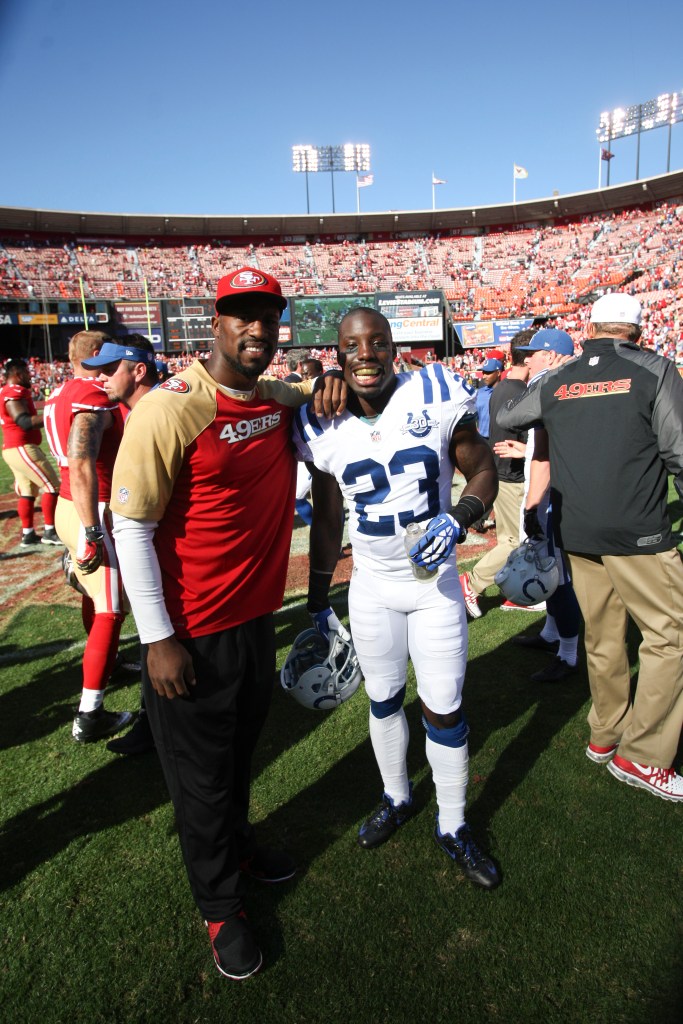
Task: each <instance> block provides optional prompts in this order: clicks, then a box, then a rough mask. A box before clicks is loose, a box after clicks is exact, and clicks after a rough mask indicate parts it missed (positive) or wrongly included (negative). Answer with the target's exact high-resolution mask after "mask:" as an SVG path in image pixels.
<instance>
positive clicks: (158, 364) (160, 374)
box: [154, 359, 173, 384]
mask: <svg viewBox="0 0 683 1024" xmlns="http://www.w3.org/2000/svg"><path fill="white" fill-rule="evenodd" d="M154 365H155V368H156V371H157V382H158V383H159V384H163V383H164V381H165V380H168V378H169V377H172V376H173V370H171V368H170V367H169V365H168V363H167V362H166V360H165V359H157V360H156V361H155V363H154Z"/></svg>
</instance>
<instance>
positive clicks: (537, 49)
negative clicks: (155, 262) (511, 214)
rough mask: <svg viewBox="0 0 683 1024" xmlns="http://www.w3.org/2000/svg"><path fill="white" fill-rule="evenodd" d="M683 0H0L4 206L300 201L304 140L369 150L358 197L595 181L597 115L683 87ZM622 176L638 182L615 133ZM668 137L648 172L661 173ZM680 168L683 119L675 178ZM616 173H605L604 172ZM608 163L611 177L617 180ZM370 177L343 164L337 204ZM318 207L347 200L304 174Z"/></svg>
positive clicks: (252, 209) (413, 204)
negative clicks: (296, 168) (297, 164)
mask: <svg viewBox="0 0 683 1024" xmlns="http://www.w3.org/2000/svg"><path fill="white" fill-rule="evenodd" d="M682 20H683V19H682V18H681V8H680V4H674V3H673V2H671V0H669V2H661V0H651V2H650V3H648V4H647V5H646V6H645V7H644V6H643V4H642V3H639V4H635V3H633V2H631V0H622V2H619V3H616V2H615V0H606V2H604V3H602V4H596V3H593V2H591V3H588V2H585V0H578V2H575V3H573V4H570V5H552V4H548V3H543V4H542V3H538V2H536V0H533V2H530V3H527V4H524V3H519V2H517V3H514V2H513V3H510V2H505V3H503V2H500V0H491V2H489V3H487V4H483V3H482V4H479V5H475V4H471V3H468V4H464V3H462V2H460V0H451V2H435V0H423V2H422V3H415V2H407V0H395V2H394V3H378V2H375V0H363V2H360V0H346V2H345V3H344V4H335V5H331V4H324V3H320V2H319V3H312V2H306V0H290V2H288V3H276V2H272V0H263V2H261V3H258V2H244V3H239V2H237V3H236V2H234V0H223V2H218V0H194V2H187V0H183V2H178V0H165V2H164V3H160V2H158V0H137V2H133V0H117V2H116V3H114V4H104V3H100V2H97V0H96V2H92V0H90V2H89V3H86V2H85V0H2V3H1V4H0V132H1V137H2V140H3V146H2V158H1V159H0V205H4V206H27V207H40V208H47V209H65V210H87V211H112V212H129V213H176V214H234V213H238V214H245V215H247V214H259V213H297V212H305V210H306V187H305V176H304V175H303V174H294V173H293V172H292V170H291V147H292V145H294V144H298V143H309V144H312V145H326V144H337V143H344V142H366V143H368V144H369V145H370V146H371V149H372V171H373V174H374V180H375V184H374V185H373V186H372V187H370V188H365V189H362V190H361V193H360V197H361V208H362V209H363V210H400V209H404V210H405V209H429V208H430V207H431V204H432V189H431V176H432V172H434V173H435V174H436V175H437V177H440V178H444V179H446V180H447V184H445V185H440V186H438V187H437V189H436V203H437V206H438V207H459V206H470V205H476V206H480V205H489V204H496V203H500V202H508V201H509V200H511V198H512V188H513V183H512V167H513V163H517V164H519V165H521V166H523V167H525V168H526V169H527V170H528V173H529V176H528V178H527V179H526V180H524V181H518V182H517V199H518V200H524V199H531V198H534V197H538V196H548V195H552V193H553V191H554V190H557V191H558V192H559V193H561V194H564V193H567V192H574V191H583V190H585V189H592V188H594V187H595V186H596V185H597V181H598V164H599V160H598V152H599V149H598V144H597V142H596V137H595V129H596V128H597V126H598V121H599V116H600V112H601V111H602V110H610V109H612V108H614V107H617V106H628V105H630V104H634V103H640V102H645V101H646V100H649V99H653V98H654V97H656V96H658V95H659V94H661V93H664V92H674V91H679V92H680V91H681V90H683V61H682V60H681V56H680V53H681V43H680V40H681V22H682ZM612 151H613V152H614V153H615V159H614V160H613V161H612V164H611V170H610V175H611V182H612V183H613V184H616V183H618V182H623V181H630V180H632V179H634V178H635V176H636V175H635V170H636V144H635V140H634V139H628V140H621V141H617V142H614V143H613V145H612ZM666 159H667V130H666V129H659V130H657V131H652V132H648V133H645V134H643V136H642V138H641V155H640V177H641V178H642V177H647V176H649V175H653V174H659V173H663V172H664V171H665V170H666ZM681 167H683V124H679V125H677V126H675V127H674V129H673V132H672V147H671V170H677V169H680V168H681ZM604 169H606V164H603V170H604ZM604 181H605V176H604V174H603V183H604ZM354 182H355V178H354V176H353V175H352V174H336V175H335V204H336V209H337V212H341V211H348V210H353V209H355V205H356V190H355V184H354ZM309 189H310V208H311V213H317V212H321V213H323V212H324V213H328V212H331V209H332V195H331V182H330V175H329V174H318V175H310V176H309Z"/></svg>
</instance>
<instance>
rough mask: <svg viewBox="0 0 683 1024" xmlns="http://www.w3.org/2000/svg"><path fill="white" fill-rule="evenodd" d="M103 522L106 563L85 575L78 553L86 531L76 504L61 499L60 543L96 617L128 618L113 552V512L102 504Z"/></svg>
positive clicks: (57, 520) (58, 514)
mask: <svg viewBox="0 0 683 1024" xmlns="http://www.w3.org/2000/svg"><path fill="white" fill-rule="evenodd" d="M99 513H100V521H101V523H102V529H103V530H104V560H103V562H102V565H101V566H100V567H99V569H96V570H95V572H91V573H87V574H86V573H83V572H81V571H80V569H78V567H77V566H76V553H77V551H78V549H79V547H80V546H81V544H82V541H83V537H84V535H85V530H84V527H83V524H82V523H81V521H80V519H79V518H78V513H77V512H76V509H75V506H74V504H73V502H71V501H69V500H68V499H67V498H63V497H62V496H61V495H60V496H59V500H58V501H57V513H56V515H55V526H56V527H57V533H58V534H59V537H60V540H61V541H62V543H63V544H66V546H67V547H68V549H69V552H70V554H71V557H72V559H73V563H74V571H75V573H76V576H77V577H78V581H79V583H80V584H81V586H82V587H83V589H84V590H85V592H86V594H87V595H88V597H89V598H90V599H91V601H92V602H93V604H94V606H95V613H96V614H97V615H101V614H104V613H109V614H112V615H125V613H126V610H127V609H126V606H125V602H124V595H123V584H122V582H121V573H120V572H119V564H118V562H117V560H116V552H115V550H114V538H113V537H112V532H111V512H110V511H109V506H108V505H106V504H105V503H104V502H100V503H99Z"/></svg>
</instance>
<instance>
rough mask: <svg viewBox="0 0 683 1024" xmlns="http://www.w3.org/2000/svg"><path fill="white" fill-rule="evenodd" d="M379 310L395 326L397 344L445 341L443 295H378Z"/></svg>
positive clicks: (408, 293)
mask: <svg viewBox="0 0 683 1024" xmlns="http://www.w3.org/2000/svg"><path fill="white" fill-rule="evenodd" d="M375 307H376V308H377V309H378V310H379V312H380V313H382V314H383V315H384V316H385V317H386V318H387V320H388V321H389V323H390V324H391V333H392V334H393V336H394V341H395V342H396V344H397V345H400V344H404V345H412V344H414V343H415V342H425V341H431V342H439V341H443V340H444V336H443V331H444V319H443V309H444V300H443V294H442V292H436V291H428V292H377V294H376V295H375Z"/></svg>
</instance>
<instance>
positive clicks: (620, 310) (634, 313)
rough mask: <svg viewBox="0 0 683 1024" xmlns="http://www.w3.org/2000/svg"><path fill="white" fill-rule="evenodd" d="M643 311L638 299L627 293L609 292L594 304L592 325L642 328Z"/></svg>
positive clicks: (591, 317) (591, 318)
mask: <svg viewBox="0 0 683 1024" xmlns="http://www.w3.org/2000/svg"><path fill="white" fill-rule="evenodd" d="M641 315H642V309H641V306H640V303H639V302H638V299H634V298H633V296H632V295H627V294H626V292H609V293H608V294H607V295H603V296H602V297H601V298H599V299H598V300H597V302H594V303H593V308H592V309H591V316H590V322H591V323H592V324H635V325H636V326H637V327H639V326H640V317H641Z"/></svg>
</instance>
